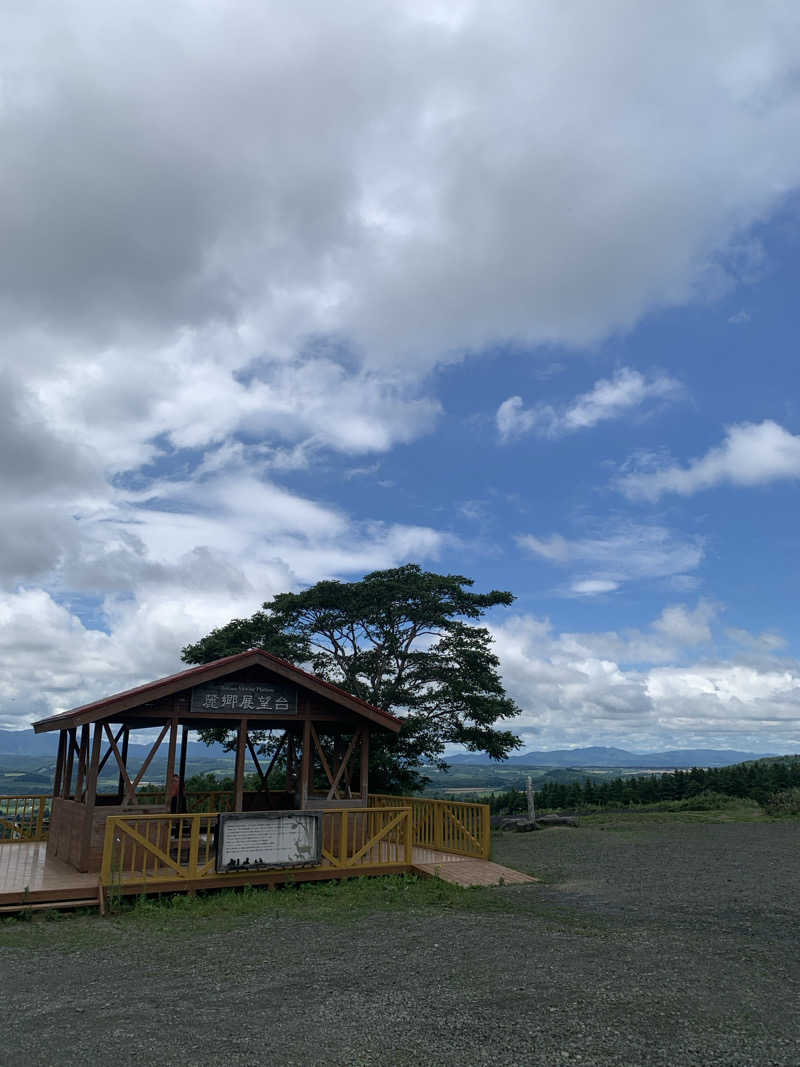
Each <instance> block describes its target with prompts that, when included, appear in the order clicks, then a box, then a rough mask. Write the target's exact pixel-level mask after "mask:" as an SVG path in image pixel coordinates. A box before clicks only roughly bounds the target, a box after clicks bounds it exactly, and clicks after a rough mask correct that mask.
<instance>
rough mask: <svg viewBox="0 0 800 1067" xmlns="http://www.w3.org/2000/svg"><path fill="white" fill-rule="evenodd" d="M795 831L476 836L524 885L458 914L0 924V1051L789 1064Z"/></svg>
mask: <svg viewBox="0 0 800 1067" xmlns="http://www.w3.org/2000/svg"><path fill="white" fill-rule="evenodd" d="M798 846H800V823H798V822H783V823H780V822H766V821H765V822H742V823H735V822H729V823H725V822H723V823H713V822H697V823H691V822H688V821H676V820H672V821H671V820H669V819H663V820H658V819H656V820H652V819H651V820H647V819H631V820H622V819H617V820H609V821H608V822H607V823H606V825H605V826H604V825H602V824H599V823H597V822H591V821H589V822H584V824H583V825H582V826H581V827H580V828H579V829H577V830H566V829H558V830H549V831H547V832H543V833H537V834H525V835H522V834H501V835H497V836H496V844H495V856H494V858H495V859H497V860H498V861H499V862H502V863H507V864H509V865H512V866H517V867H519V868H520V869H524V870H528V871H530V872H531V873H533V874H536V875H539V876H541V877H542V878H543V879H544V881H543V882H542V883H541V884H539V885H535V886H517V887H506V888H502V887H501V888H499V889H494V890H484V891H480V892H476V893H475V894H474V906H473V904H471V905H470V909H469V910H461V909H458V910H446V909H444V908H442V907H427V908H426V907H423V908H416V909H411V908H405V909H404V908H403V907H399V908H395V909H394V910H392V911H384V912H377V913H371V914H369V913H367V914H364V915H361V914H359V915H358V916H357V917H355V918H351V919H349V920H348V919H347V917H344V920H343V921H337V922H332V921H324V922H321V921H318V920H317V921H315V920H314V919H313V917H312V916H311V915H309V916H308V918H304V917H303V916H302V915H299V916H298V915H296V914H295V915H294V916H292V917H286V916H284V917H276V915H275V914H270V915H259V916H251V917H242V918H239V919H236V920H235V921H231V920H228V921H221V920H220V919H219V918H215V917H213V916H212V917H208V918H205V917H204V918H202V919H198V920H197V921H196V922H194V923H193V924H192V923H187V922H186V921H185V920H183V921H181V922H179V923H176V924H175V925H174V926H172V927H168V926H165V925H164V924H163V922H162V923H161V924H158V923H155V924H153V923H149V922H147V921H145V920H143V919H136V918H132V917H127V918H126V917H122V918H120V919H106V920H100V919H97V918H75V919H71V920H69V921H64V922H62V923H56V924H47V928H46V932H45V926H44V924H43V925H42V926H39V925H38V924H37V926H36V927H26V926H19V925H15V928H14V929H13V931H12V930H11V927H5V928H0V976H1V986H0V988H1V989H2V992H1V993H0V995H1V996H2V1000H3V1005H2V1007H3V1011H2V1023H0V1026H2V1034H1V1035H0V1063H2V1064H3V1065H4V1067H5V1065H9V1067H11V1065H13V1067H17V1065H39V1064H42V1065H44V1064H48V1065H49V1064H59V1065H72V1064H76V1065H77V1064H86V1063H93V1064H103V1065H104V1064H112V1065H114V1067H126V1065H128V1064H137V1065H140V1067H141V1065H150V1064H158V1065H160V1067H168V1065H172V1064H198V1065H216V1064H225V1065H238V1064H253V1065H255V1064H260V1065H264V1064H266V1065H271V1064H275V1065H281V1067H283V1065H287V1067H288V1065H295V1064H297V1065H306V1064H310V1063H325V1064H335V1065H339V1064H341V1065H345V1064H347V1065H350V1064H353V1065H355V1064H369V1065H379V1064H398V1065H405V1064H408V1065H411V1064H421V1063H424V1064H432V1065H439V1064H441V1065H450V1064H462V1065H463V1064H466V1065H473V1064H476V1065H477V1064H517V1063H518V1064H533V1065H537V1064H542V1065H551V1064H581V1065H584V1067H589V1065H592V1064H597V1065H621V1067H635V1065H640V1064H641V1065H642V1067H645V1065H646V1067H651V1065H653V1067H659V1065H665V1067H666V1065H669V1067H682V1065H689V1064H691V1065H695V1064H696V1065H703V1067H715V1065H747V1067H752V1065H772V1064H774V1065H782V1067H784V1065H785V1067H797V1065H798V1064H800V1022H798V1019H800V962H799V960H800V952H799V951H798V947H799V946H798V911H799V910H800V907H799V906H798V893H797V887H798V885H799V884H800V847H798ZM26 928H27V929H30V930H31V938H30V941H29V943H27V944H26V942H25V936H26V935H25V933H24V931H25V929H26ZM9 931H10V932H9ZM34 935H35V936H34ZM45 937H47V938H48V939H49V943H45V942H44V940H43V939H44V938H45Z"/></svg>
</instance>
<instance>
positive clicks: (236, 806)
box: [233, 719, 247, 811]
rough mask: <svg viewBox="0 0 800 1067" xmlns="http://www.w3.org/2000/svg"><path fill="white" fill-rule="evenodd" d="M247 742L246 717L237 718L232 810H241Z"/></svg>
mask: <svg viewBox="0 0 800 1067" xmlns="http://www.w3.org/2000/svg"><path fill="white" fill-rule="evenodd" d="M246 742H247V719H240V720H239V735H238V737H237V738H236V771H235V773H234V778H233V810H234V811H241V810H242V804H243V802H244V753H245V748H246Z"/></svg>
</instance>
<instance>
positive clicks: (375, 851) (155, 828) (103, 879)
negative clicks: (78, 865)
mask: <svg viewBox="0 0 800 1067" xmlns="http://www.w3.org/2000/svg"><path fill="white" fill-rule="evenodd" d="M216 823H217V813H216V812H212V813H209V812H204V813H195V814H185V815H110V816H109V817H108V819H107V820H106V831H105V843H104V849H103V864H102V868H101V872H100V884H101V885H103V886H104V887H106V888H111V889H112V890H113V889H115V888H116V889H120V890H123V891H124V890H126V889H129V888H130V887H133V886H135V887H149V886H156V885H158V884H165V883H178V884H180V883H181V882H187V883H195V884H196V883H198V882H200V883H201V885H200V888H202V882H203V881H204V880H209V879H212V878H213V879H215V880H217V884H219V881H223V882H224V880H225V879H227V878H233V877H236V879H237V881H238V882H241V881H242V877H243V875H242V873H241V872H238V873H232V874H230V875H228V874H220V873H219V872H217V871H216V869H215V868H216V844H215V840H214V829H215V827H216ZM411 862H412V844H411V816H410V811H409V809H408V808H407V807H401V808H388V807H381V808H379V809H372V810H370V809H368V808H349V809H346V810H342V809H339V810H337V811H325V812H323V813H322V863H321V864H320V865H319V866H317V867H312V868H310V869H311V870H316V871H320V872H325V871H327V872H330V875H331V877H335V876H336V875H335V873H334V872H336V871H341V872H344V871H345V870H347V871H348V872H350V871H356V872H357V871H359V870H365V871H366V869H367V868H369V869H370V873H376V872H378V871H384V870H385V871H386V872H387V873H390V872H391V871H393V870H403V869H408V868H410V866H411ZM308 869H309V868H308V867H307V866H305V865H304V870H308ZM289 870H291V868H289ZM261 873H262V872H259V871H251V872H248V874H249V877H250V878H251V879H252V881H253V882H258V881H259V874H261ZM266 873H269V872H266Z"/></svg>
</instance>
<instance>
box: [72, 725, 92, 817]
mask: <svg viewBox="0 0 800 1067" xmlns="http://www.w3.org/2000/svg"><path fill="white" fill-rule="evenodd" d="M88 762H89V724H88V723H84V724H83V726H82V727H81V747H80V750H79V752H78V781H77V782H76V783H75V799H76V800H83V783H84V779H85V777H86V765H87V763H88Z"/></svg>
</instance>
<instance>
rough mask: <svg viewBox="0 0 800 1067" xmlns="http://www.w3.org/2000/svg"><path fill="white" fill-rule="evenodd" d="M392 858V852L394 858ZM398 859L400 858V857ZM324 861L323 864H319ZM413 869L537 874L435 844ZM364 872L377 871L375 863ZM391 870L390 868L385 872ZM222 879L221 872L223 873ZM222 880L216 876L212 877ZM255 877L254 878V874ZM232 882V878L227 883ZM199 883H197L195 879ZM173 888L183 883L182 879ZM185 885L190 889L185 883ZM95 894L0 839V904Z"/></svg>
mask: <svg viewBox="0 0 800 1067" xmlns="http://www.w3.org/2000/svg"><path fill="white" fill-rule="evenodd" d="M392 858H394V857H392ZM396 859H397V860H398V861H399V860H400V856H399V855H398V856H397V857H396ZM323 866H324V865H323ZM412 870H416V871H418V872H419V873H421V874H425V875H428V876H438V877H439V878H441V879H443V880H444V881H446V882H452V883H454V884H456V885H462V886H473V885H483V886H490V885H501V884H503V885H521V884H523V883H528V882H535V881H536V879H535V878H532V877H531V876H530V875H528V874H523V873H522V872H521V871H514V870H511V869H510V868H509V867H502V866H501V865H500V864H499V863H492V862H491V861H490V860H484V859H472V858H470V857H467V856H460V855H457V854H455V853H452V852H440V851H438V850H436V849H431V848H421V847H419V846H414V849H413V855H412ZM359 873H360V872H359V870H358V868H354V869H353V870H352V871H351V870H347V871H344V870H342V869H341V868H334V867H332V868H331V876H333V877H341V876H344V875H350V874H354V875H358V874H359ZM364 873H370V874H380V873H381V872H380V870H379V869H376V868H375V867H374V866H372V867H370V868H369V871H368V872H367V871H366V870H365V871H364ZM385 873H390V872H388V871H387V872H385ZM292 874H293V879H294V880H295V881H301V880H303V872H302V870H295V871H293V872H292ZM222 877H223V879H224V877H225V876H222ZM307 877H308V878H309V879H310V878H314V879H318V878H320V877H327V874H321V872H320V871H319V870H316V871H311V870H310V871H309V872H308V875H307ZM216 880H217V881H220V879H216ZM275 880H276V875H275V872H270V875H269V876H265V877H264V879H263V881H264V882H265V883H266V882H269V881H275ZM253 881H256V879H255V878H253ZM231 884H233V882H231ZM193 887H194V888H199V887H200V886H199V883H197V882H195V883H194V886H193ZM176 888H181V886H180V882H178V883H177V885H176ZM186 888H187V889H189V888H192V887H191V886H189V885H188V884H187V885H186ZM152 891H154V892H158V891H159V886H158V885H157V884H153V885H152ZM98 897H99V876H98V874H97V872H96V871H95V872H91V873H89V874H82V873H81V872H80V871H76V870H74V868H72V867H70V866H69V865H68V864H66V863H63V862H62V861H61V860H57V859H53V858H52V857H49V858H48V856H47V844H46V842H36V843H28V842H15V843H8V842H6V843H0V908H2V907H14V906H19V905H21V904H39V903H51V904H53V905H57V904H58V902H59V901H62V902H64V903H66V902H68V901H75V900H88V899H93V898H98Z"/></svg>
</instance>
